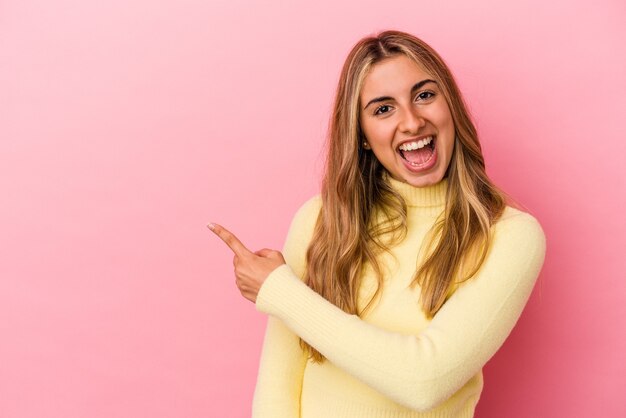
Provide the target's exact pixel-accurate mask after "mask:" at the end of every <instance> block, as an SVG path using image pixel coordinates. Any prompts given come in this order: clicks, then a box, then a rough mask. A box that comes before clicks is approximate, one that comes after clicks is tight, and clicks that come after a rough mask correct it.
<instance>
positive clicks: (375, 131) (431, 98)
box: [359, 55, 455, 187]
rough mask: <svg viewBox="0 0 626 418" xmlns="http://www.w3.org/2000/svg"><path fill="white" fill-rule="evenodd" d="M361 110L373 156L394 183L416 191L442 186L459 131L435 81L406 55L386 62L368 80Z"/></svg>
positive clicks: (361, 102)
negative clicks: (401, 182) (395, 181)
mask: <svg viewBox="0 0 626 418" xmlns="http://www.w3.org/2000/svg"><path fill="white" fill-rule="evenodd" d="M359 106H360V123H361V129H362V131H363V133H364V134H365V137H366V138H367V142H368V143H369V145H370V147H371V152H373V153H374V155H375V156H376V158H378V160H379V161H380V162H381V164H382V165H383V166H384V167H385V168H386V169H387V171H388V172H389V173H390V174H391V176H392V177H393V178H395V179H396V180H400V181H403V182H405V183H409V184H411V185H413V186H417V187H424V186H429V185H433V184H436V183H438V182H439V181H441V179H442V178H443V177H444V175H445V173H446V170H447V169H448V164H449V163H450V158H451V156H452V150H453V148H454V137H455V132H454V123H453V122H452V115H451V114H450V108H449V107H448V104H447V103H446V99H445V97H444V96H443V94H442V93H441V89H440V88H439V86H438V85H437V83H436V82H435V81H434V80H432V77H430V76H429V75H428V74H426V73H425V72H424V71H423V70H422V69H421V68H420V67H419V66H418V65H417V64H416V63H415V62H413V61H412V60H411V59H410V58H408V57H407V56H406V55H397V56H394V57H391V58H386V59H384V60H383V61H381V62H379V63H377V64H375V65H373V66H372V68H371V70H370V72H369V73H368V75H367V76H366V78H365V80H364V84H363V89H362V90H361V95H360V103H359ZM429 140H430V143H428V142H429ZM368 152H370V151H368Z"/></svg>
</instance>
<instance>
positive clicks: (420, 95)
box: [416, 90, 435, 101]
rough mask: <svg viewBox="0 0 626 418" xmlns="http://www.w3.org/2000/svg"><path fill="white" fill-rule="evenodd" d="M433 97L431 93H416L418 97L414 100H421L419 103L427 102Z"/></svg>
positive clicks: (433, 94)
mask: <svg viewBox="0 0 626 418" xmlns="http://www.w3.org/2000/svg"><path fill="white" fill-rule="evenodd" d="M433 97H435V93H434V92H432V91H428V90H426V91H422V92H420V93H418V95H417V96H416V100H421V101H427V100H430V99H432V98H433Z"/></svg>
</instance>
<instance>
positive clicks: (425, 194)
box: [383, 171, 448, 208]
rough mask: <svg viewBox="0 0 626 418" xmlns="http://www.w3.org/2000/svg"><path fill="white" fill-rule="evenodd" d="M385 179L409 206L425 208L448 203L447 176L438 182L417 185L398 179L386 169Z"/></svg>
mask: <svg viewBox="0 0 626 418" xmlns="http://www.w3.org/2000/svg"><path fill="white" fill-rule="evenodd" d="M383 179H384V180H385V182H387V184H389V185H390V186H391V188H392V189H394V190H395V191H397V192H398V193H399V194H400V195H401V196H402V197H403V198H404V200H405V201H406V204H407V206H410V207H423V208H425V207H439V206H445V204H446V191H447V189H448V179H447V177H444V178H443V179H441V181H440V182H439V183H437V184H433V185H430V186H425V187H415V186H412V185H410V184H408V183H404V182H401V181H399V180H396V179H394V178H393V177H391V175H389V173H388V172H386V171H385V172H384V174H383Z"/></svg>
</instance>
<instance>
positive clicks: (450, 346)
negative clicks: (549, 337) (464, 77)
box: [256, 211, 546, 412]
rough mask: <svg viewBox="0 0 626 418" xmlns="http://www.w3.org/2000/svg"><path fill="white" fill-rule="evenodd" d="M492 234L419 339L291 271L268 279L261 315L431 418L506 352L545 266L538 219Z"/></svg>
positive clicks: (506, 223)
mask: <svg viewBox="0 0 626 418" xmlns="http://www.w3.org/2000/svg"><path fill="white" fill-rule="evenodd" d="M493 228H494V240H493V241H492V245H491V246H490V248H489V252H488V255H487V258H486V260H485V262H484V263H483V265H482V267H481V269H480V271H479V272H478V273H477V275H476V276H475V277H473V278H472V279H470V280H467V281H465V282H463V283H462V284H461V285H459V287H458V289H457V290H456V291H455V292H454V294H453V295H452V296H451V297H450V298H449V299H448V300H447V302H446V303H445V304H444V306H443V307H442V308H441V309H440V310H439V311H438V312H437V314H436V315H435V317H434V318H433V320H432V321H431V322H430V323H429V324H428V326H427V327H426V328H425V329H424V330H423V331H422V332H420V333H419V334H417V335H404V334H400V333H395V332H390V331H388V330H384V329H381V328H379V327H376V326H374V325H372V324H369V323H367V322H365V321H363V320H362V319H361V318H359V317H358V316H356V315H351V314H347V313H346V312H344V311H342V310H341V309H339V308H338V307H336V306H335V305H333V304H332V303H330V302H328V301H327V300H326V299H324V298H323V297H322V296H320V295H319V294H317V293H316V292H315V291H313V290H312V289H310V288H309V287H308V286H307V285H306V284H304V283H303V282H302V281H301V280H300V279H299V278H298V276H297V275H296V274H295V273H294V270H293V268H292V266H291V265H290V264H289V263H288V264H286V265H282V266H280V267H278V268H276V269H275V270H274V271H273V272H272V273H271V274H270V275H269V276H268V278H267V280H266V281H265V282H264V284H263V285H262V287H261V289H260V291H259V294H258V296H257V300H256V307H257V309H258V310H259V311H261V312H265V313H267V314H270V315H271V316H275V317H276V318H280V320H281V321H282V322H283V323H284V324H285V325H286V326H287V327H288V328H289V329H291V330H292V331H293V332H294V333H295V334H297V335H299V336H301V337H302V338H303V339H304V340H305V341H307V342H308V343H309V344H311V345H312V346H313V347H315V348H316V349H317V350H319V351H320V352H321V353H322V354H323V355H324V356H325V357H326V358H327V359H328V360H330V361H331V362H332V363H334V364H335V365H336V366H338V367H339V368H341V369H343V370H345V371H346V372H347V373H349V374H351V375H353V376H354V377H356V378H358V379H359V380H361V381H362V382H364V383H366V384H367V385H369V386H370V387H372V388H374V389H375V390H377V391H379V392H380V393H382V394H384V395H386V396H387V397H388V398H390V399H392V400H394V401H395V402H397V403H399V404H401V405H404V406H406V407H408V408H411V409H413V410H416V411H420V412H421V411H427V410H430V409H432V408H434V407H436V406H437V405H439V404H440V403H441V402H443V401H444V400H446V399H447V398H449V397H450V396H451V395H452V394H454V393H455V392H456V391H457V390H458V389H459V388H460V387H461V386H463V385H464V384H465V383H466V382H467V381H468V379H470V378H471V377H472V376H473V375H475V374H476V373H477V372H479V371H480V369H481V368H482V367H483V366H484V365H485V363H486V362H487V361H488V360H489V359H490V358H491V357H492V356H493V355H494V354H495V353H496V351H497V350H498V349H499V348H500V346H501V345H502V344H503V342H504V341H505V339H506V338H507V336H508V335H509V334H510V332H511V330H512V329H513V327H514V326H515V324H516V322H517V320H518V318H519V317H520V315H521V313H522V310H523V308H524V306H525V304H526V302H527V300H528V298H529V296H530V294H531V292H532V289H533V286H534V283H535V281H536V279H537V277H538V275H539V272H540V270H541V267H542V265H543V261H544V257H545V250H546V239H545V235H544V232H543V230H542V228H541V226H540V224H539V222H538V221H537V220H536V219H535V218H534V217H533V216H532V215H530V214H527V213H525V212H521V211H515V212H514V213H512V214H511V216H508V217H506V218H503V219H501V220H500V221H499V222H497V223H496V225H494V227H493ZM295 232H296V231H295V230H294V231H292V233H295ZM290 239H292V238H290ZM302 244H303V245H305V243H302ZM296 268H301V267H300V265H299V264H298V265H296Z"/></svg>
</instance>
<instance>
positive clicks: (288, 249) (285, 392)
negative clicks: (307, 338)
mask: <svg viewBox="0 0 626 418" xmlns="http://www.w3.org/2000/svg"><path fill="white" fill-rule="evenodd" d="M319 206H320V200H319V198H318V197H314V198H312V199H310V200H309V201H307V202H306V203H305V204H304V205H303V206H302V207H301V208H300V209H299V210H298V212H297V213H296V215H295V216H294V218H293V220H292V222H291V225H290V227H289V232H288V233H287V238H286V240H285V244H284V246H283V251H282V253H283V256H284V258H285V261H286V262H287V264H285V266H289V268H290V270H289V271H290V279H291V280H300V279H298V277H303V275H304V267H305V256H306V248H307V246H308V241H309V240H310V237H311V235H312V233H313V226H314V222H315V219H316V215H317V212H318V211H319ZM299 341H300V338H299V337H298V336H297V335H296V334H294V332H293V331H292V330H290V329H289V328H287V327H286V326H285V325H284V323H283V322H282V321H281V320H280V319H279V318H277V317H275V316H269V317H268V319H267V326H266V330H265V337H264V340H263V348H262V350H261V358H260V361H259V372H258V375H257V382H256V387H255V390H254V398H253V401H252V417H253V418H298V417H300V394H301V391H302V378H303V374H304V366H305V364H306V355H305V354H304V352H303V351H302V349H301V348H300V344H299Z"/></svg>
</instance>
